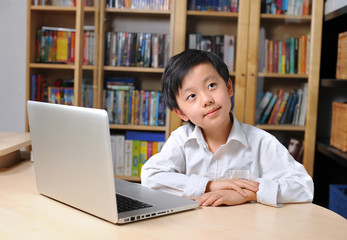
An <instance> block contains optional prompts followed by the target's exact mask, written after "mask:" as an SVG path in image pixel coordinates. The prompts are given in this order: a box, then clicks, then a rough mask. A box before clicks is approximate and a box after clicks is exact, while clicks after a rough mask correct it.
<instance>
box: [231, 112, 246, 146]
mask: <svg viewBox="0 0 347 240" xmlns="http://www.w3.org/2000/svg"><path fill="white" fill-rule="evenodd" d="M230 116H231V117H232V118H233V127H232V128H231V131H230V134H229V137H228V140H227V143H228V142H230V141H231V140H236V141H239V142H240V143H242V144H243V145H244V146H245V147H247V145H248V141H247V138H246V134H245V132H244V131H243V127H242V124H241V123H240V122H239V121H238V120H237V119H236V117H235V116H234V115H233V114H232V113H231V114H230Z"/></svg>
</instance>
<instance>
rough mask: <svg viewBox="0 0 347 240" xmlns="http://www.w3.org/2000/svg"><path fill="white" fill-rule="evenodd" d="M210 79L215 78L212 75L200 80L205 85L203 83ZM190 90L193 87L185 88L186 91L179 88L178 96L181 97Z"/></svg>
mask: <svg viewBox="0 0 347 240" xmlns="http://www.w3.org/2000/svg"><path fill="white" fill-rule="evenodd" d="M211 78H215V75H213V74H210V75H207V76H206V77H205V78H203V79H202V82H203V83H205V82H207V81H208V80H210V79H211ZM192 89H194V86H193V87H189V88H186V89H183V88H181V91H179V92H181V93H182V94H180V95H183V94H184V93H186V92H189V91H191V90H192Z"/></svg>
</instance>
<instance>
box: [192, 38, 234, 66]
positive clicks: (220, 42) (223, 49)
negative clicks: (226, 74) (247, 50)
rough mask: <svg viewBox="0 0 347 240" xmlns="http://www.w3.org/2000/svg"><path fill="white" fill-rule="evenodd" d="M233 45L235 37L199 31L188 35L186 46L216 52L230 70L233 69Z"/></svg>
mask: <svg viewBox="0 0 347 240" xmlns="http://www.w3.org/2000/svg"><path fill="white" fill-rule="evenodd" d="M235 47H236V46H235V37H234V36H231V35H216V36H210V35H202V34H201V33H190V34H189V35H188V41H187V48H189V49H199V50H203V51H207V52H214V53H216V54H217V55H218V56H219V57H220V58H221V59H223V60H224V62H225V64H226V65H227V66H228V68H229V71H230V72H232V71H234V65H235V49H236V48H235Z"/></svg>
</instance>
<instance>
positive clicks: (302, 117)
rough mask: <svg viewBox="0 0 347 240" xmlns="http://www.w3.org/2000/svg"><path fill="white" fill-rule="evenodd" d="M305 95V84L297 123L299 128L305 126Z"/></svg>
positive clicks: (306, 92)
mask: <svg viewBox="0 0 347 240" xmlns="http://www.w3.org/2000/svg"><path fill="white" fill-rule="evenodd" d="M307 95H308V83H305V85H304V88H303V95H302V102H301V108H300V116H299V122H298V124H299V125H301V126H305V122H306V112H307Z"/></svg>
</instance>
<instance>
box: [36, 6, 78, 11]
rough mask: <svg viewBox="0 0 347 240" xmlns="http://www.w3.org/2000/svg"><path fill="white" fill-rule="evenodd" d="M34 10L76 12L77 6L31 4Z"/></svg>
mask: <svg viewBox="0 0 347 240" xmlns="http://www.w3.org/2000/svg"><path fill="white" fill-rule="evenodd" d="M30 8H31V10H33V11H54V12H76V9H77V8H76V7H57V6H31V7H30Z"/></svg>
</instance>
